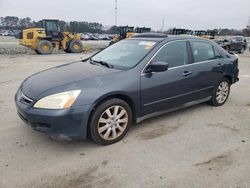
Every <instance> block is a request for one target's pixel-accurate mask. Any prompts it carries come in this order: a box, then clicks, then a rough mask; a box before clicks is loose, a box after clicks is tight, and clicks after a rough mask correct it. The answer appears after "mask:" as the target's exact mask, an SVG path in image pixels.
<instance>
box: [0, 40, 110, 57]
mask: <svg viewBox="0 0 250 188" xmlns="http://www.w3.org/2000/svg"><path fill="white" fill-rule="evenodd" d="M109 42H110V41H82V43H83V48H84V51H85V52H89V51H95V50H99V49H102V48H105V47H106V46H108V45H109ZM18 43H19V40H18V39H15V38H14V37H6V36H4V37H3V36H0V55H16V54H19V55H20V54H31V55H34V54H36V53H35V52H34V51H33V50H31V49H29V48H27V47H25V46H20V45H19V44H18ZM55 53H57V54H58V53H63V54H64V53H65V52H64V51H63V50H59V51H56V52H55Z"/></svg>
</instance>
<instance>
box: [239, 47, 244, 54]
mask: <svg viewBox="0 0 250 188" xmlns="http://www.w3.org/2000/svg"><path fill="white" fill-rule="evenodd" d="M244 51H245V48H244V47H243V46H242V47H241V49H240V51H239V53H240V54H243V53H244Z"/></svg>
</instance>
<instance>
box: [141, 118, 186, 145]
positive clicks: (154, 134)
mask: <svg viewBox="0 0 250 188" xmlns="http://www.w3.org/2000/svg"><path fill="white" fill-rule="evenodd" d="M183 125H184V123H180V119H178V120H177V123H176V124H175V125H171V126H168V125H160V127H157V128H154V129H152V130H149V131H146V132H142V133H140V134H139V135H138V137H139V138H140V139H141V140H149V139H154V138H158V137H160V136H163V135H167V134H170V133H172V132H175V131H176V130H177V129H179V128H180V127H181V126H183Z"/></svg>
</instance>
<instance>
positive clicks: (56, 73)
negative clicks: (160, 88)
mask: <svg viewBox="0 0 250 188" xmlns="http://www.w3.org/2000/svg"><path fill="white" fill-rule="evenodd" d="M119 71H121V70H117V69H109V68H106V67H104V66H101V65H100V66H99V65H93V64H90V63H89V62H81V61H80V62H75V63H68V64H64V65H60V66H57V67H54V68H50V69H47V70H45V71H42V72H39V73H36V74H34V75H32V76H30V77H28V78H27V79H26V80H25V81H24V82H23V83H22V85H21V90H22V92H23V93H24V94H25V95H26V96H27V97H29V98H31V99H38V97H39V96H40V95H41V94H42V93H44V92H46V91H48V90H51V89H54V88H56V87H60V86H63V85H67V84H72V83H74V82H78V81H81V80H85V79H88V78H94V77H97V76H98V77H100V76H103V75H107V74H112V73H116V72H119ZM59 92H60V91H59Z"/></svg>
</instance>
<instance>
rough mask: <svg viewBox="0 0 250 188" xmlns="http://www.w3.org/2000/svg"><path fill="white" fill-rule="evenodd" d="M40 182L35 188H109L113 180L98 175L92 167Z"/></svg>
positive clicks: (101, 174) (95, 167) (100, 174)
mask: <svg viewBox="0 0 250 188" xmlns="http://www.w3.org/2000/svg"><path fill="white" fill-rule="evenodd" d="M41 181H42V182H41V183H40V184H39V185H37V186H35V188H82V187H84V188H92V187H110V184H111V183H112V181H113V179H112V177H108V176H107V175H106V174H104V173H98V166H94V167H91V168H88V169H87V170H86V171H73V172H71V173H69V174H65V175H62V176H56V177H49V178H48V179H46V180H41ZM33 187H34V185H33Z"/></svg>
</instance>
